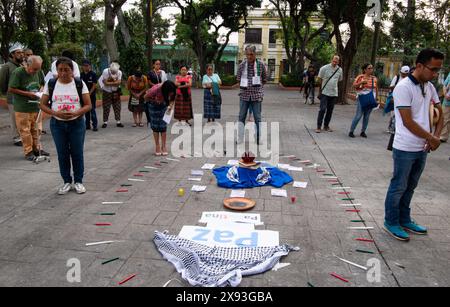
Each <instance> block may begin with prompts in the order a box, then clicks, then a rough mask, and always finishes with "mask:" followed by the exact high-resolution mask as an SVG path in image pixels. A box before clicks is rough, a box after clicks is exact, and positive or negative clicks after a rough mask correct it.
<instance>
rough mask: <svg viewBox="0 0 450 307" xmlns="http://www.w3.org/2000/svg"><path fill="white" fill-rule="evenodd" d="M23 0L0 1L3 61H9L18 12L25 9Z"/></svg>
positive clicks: (0, 32)
mask: <svg viewBox="0 0 450 307" xmlns="http://www.w3.org/2000/svg"><path fill="white" fill-rule="evenodd" d="M23 4H24V2H23V0H2V1H0V34H1V49H0V51H1V55H2V58H3V60H4V61H5V62H6V61H7V60H8V57H9V55H8V49H9V45H10V44H11V43H12V42H13V41H14V38H15V34H16V33H15V32H16V31H15V29H16V24H17V12H18V11H19V8H21V7H23Z"/></svg>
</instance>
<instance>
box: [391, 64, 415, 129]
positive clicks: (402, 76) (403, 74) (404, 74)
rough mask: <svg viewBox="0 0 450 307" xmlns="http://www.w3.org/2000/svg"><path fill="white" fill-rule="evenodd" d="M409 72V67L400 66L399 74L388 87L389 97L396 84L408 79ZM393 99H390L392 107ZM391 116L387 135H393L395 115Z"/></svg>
mask: <svg viewBox="0 0 450 307" xmlns="http://www.w3.org/2000/svg"><path fill="white" fill-rule="evenodd" d="M409 72H410V68H409V66H402V68H401V69H400V74H397V75H396V76H395V77H394V78H393V79H392V82H391V85H390V86H389V89H390V90H391V92H390V93H391V95H392V93H393V92H394V88H395V87H396V86H397V84H398V83H399V82H400V81H402V80H403V79H405V78H406V77H408V75H409ZM393 100H394V98H392V105H393V104H394V101H393ZM391 114H392V116H391V119H390V120H389V126H388V131H387V132H388V133H391V134H394V133H395V115H394V114H393V112H391Z"/></svg>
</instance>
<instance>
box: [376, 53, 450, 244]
mask: <svg viewBox="0 0 450 307" xmlns="http://www.w3.org/2000/svg"><path fill="white" fill-rule="evenodd" d="M443 61H444V54H443V53H441V52H440V51H437V50H434V49H424V50H422V51H421V52H420V53H419V55H418V56H417V59H416V69H415V71H414V73H412V74H410V75H409V76H408V78H406V79H403V80H402V81H400V83H399V84H398V85H397V87H396V88H395V89H394V103H395V118H396V123H395V128H396V129H395V130H396V132H395V139H394V144H393V147H394V148H393V159H394V175H393V178H392V180H391V183H390V186H389V189H388V191H387V195H386V200H385V222H384V227H385V230H386V231H387V232H388V233H389V234H390V235H392V236H393V237H395V238H396V239H398V240H401V241H409V239H410V238H409V235H408V233H407V232H406V231H409V232H412V233H415V234H420V235H424V234H427V229H426V228H425V227H423V226H420V225H418V224H416V222H415V221H413V220H412V219H411V200H412V198H413V195H414V190H415V189H416V187H417V185H418V183H419V180H420V176H421V175H422V172H423V170H424V169H425V164H426V160H427V155H428V153H429V152H430V150H431V151H435V150H437V149H438V148H439V146H440V144H441V142H440V140H439V137H440V135H441V131H442V127H443V124H444V120H443V118H442V116H441V117H440V119H439V122H438V124H437V126H436V130H435V132H434V133H433V132H432V127H431V126H432V124H431V123H430V108H431V107H432V104H434V107H435V108H437V109H439V111H441V114H442V108H441V105H440V103H439V97H438V95H437V92H436V89H435V87H434V86H433V84H432V83H431V82H430V81H431V80H433V79H434V78H436V77H437V76H438V74H439V71H440V70H441V69H442V65H443Z"/></svg>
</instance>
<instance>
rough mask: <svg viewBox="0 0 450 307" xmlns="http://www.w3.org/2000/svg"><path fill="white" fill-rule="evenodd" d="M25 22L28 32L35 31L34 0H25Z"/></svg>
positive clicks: (35, 14) (35, 13)
mask: <svg viewBox="0 0 450 307" xmlns="http://www.w3.org/2000/svg"><path fill="white" fill-rule="evenodd" d="M25 2H26V3H25V23H26V25H27V30H28V31H30V32H34V31H37V12H36V0H26V1H25Z"/></svg>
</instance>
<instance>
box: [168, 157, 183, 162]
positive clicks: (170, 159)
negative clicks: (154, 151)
mask: <svg viewBox="0 0 450 307" xmlns="http://www.w3.org/2000/svg"><path fill="white" fill-rule="evenodd" d="M166 159H167V160H169V161H175V162H180V160H178V159H172V158H166Z"/></svg>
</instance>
